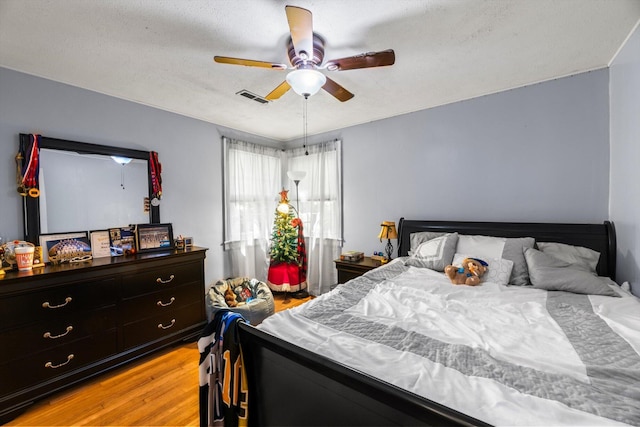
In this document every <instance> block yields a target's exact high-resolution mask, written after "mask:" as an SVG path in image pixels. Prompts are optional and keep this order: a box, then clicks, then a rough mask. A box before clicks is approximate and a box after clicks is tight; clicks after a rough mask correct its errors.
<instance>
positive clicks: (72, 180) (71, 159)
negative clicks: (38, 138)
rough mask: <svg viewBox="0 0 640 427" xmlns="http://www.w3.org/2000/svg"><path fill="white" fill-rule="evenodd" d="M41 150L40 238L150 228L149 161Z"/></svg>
mask: <svg viewBox="0 0 640 427" xmlns="http://www.w3.org/2000/svg"><path fill="white" fill-rule="evenodd" d="M127 159H129V160H130V161H129V162H128V163H127V162H125V161H122V160H121V161H120V162H118V161H117V160H115V159H113V158H112V157H111V156H108V155H97V154H78V153H76V152H72V151H63V150H51V149H45V148H43V149H41V150H40V164H41V167H40V179H39V184H40V233H60V232H67V231H79V230H82V231H84V230H98V229H106V228H110V227H120V226H126V225H128V224H141V223H147V222H149V213H148V212H145V211H144V198H145V197H148V195H149V187H148V169H147V161H146V160H142V159H130V158H127Z"/></svg>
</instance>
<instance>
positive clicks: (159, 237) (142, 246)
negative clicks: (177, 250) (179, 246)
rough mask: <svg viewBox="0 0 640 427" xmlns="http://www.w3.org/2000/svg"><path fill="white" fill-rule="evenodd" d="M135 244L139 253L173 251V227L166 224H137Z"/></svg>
mask: <svg viewBox="0 0 640 427" xmlns="http://www.w3.org/2000/svg"><path fill="white" fill-rule="evenodd" d="M136 231H137V233H136V236H137V238H136V242H137V245H138V251H139V252H151V251H164V250H170V249H174V241H173V226H172V225H171V224H169V223H166V224H138V225H137V226H136Z"/></svg>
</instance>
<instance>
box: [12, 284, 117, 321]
mask: <svg viewBox="0 0 640 427" xmlns="http://www.w3.org/2000/svg"><path fill="white" fill-rule="evenodd" d="M117 291H118V288H117V286H116V279H115V278H114V277H109V278H103V279H100V280H95V281H91V282H77V283H73V284H68V285H64V286H58V287H52V288H47V289H42V290H39V291H36V292H31V293H26V294H22V295H17V296H14V297H7V298H2V299H0V330H3V329H5V328H11V327H15V326H19V325H23V324H27V323H31V322H36V321H48V320H53V319H58V318H60V316H64V315H68V314H71V313H78V312H80V311H86V310H90V309H95V308H99V307H104V306H109V305H113V304H115V303H116V300H117V297H118V295H117Z"/></svg>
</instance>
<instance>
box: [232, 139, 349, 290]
mask: <svg viewBox="0 0 640 427" xmlns="http://www.w3.org/2000/svg"><path fill="white" fill-rule="evenodd" d="M223 146H224V166H223V171H224V176H223V182H224V214H223V215H224V247H225V251H226V252H227V256H228V263H227V265H228V266H229V268H230V270H231V271H229V272H225V274H230V275H247V276H252V277H256V278H258V279H260V280H266V277H267V270H268V262H269V260H268V253H269V244H270V237H271V232H272V229H273V221H274V215H275V208H276V206H277V202H278V193H279V192H280V190H281V189H282V188H283V187H284V188H286V189H288V190H289V200H290V202H291V204H292V205H294V206H296V205H298V206H299V211H300V218H301V219H302V221H303V224H304V235H305V239H306V240H307V242H308V243H307V256H308V263H309V271H308V276H307V282H308V285H309V292H311V293H313V294H320V293H324V292H326V291H328V290H329V288H330V286H331V285H332V284H333V283H334V282H335V278H334V276H335V274H336V273H335V268H334V266H333V260H334V259H335V258H336V257H338V256H339V255H340V253H339V251H340V246H341V244H342V191H341V190H342V182H341V175H342V170H341V169H342V168H341V142H340V141H338V140H336V141H330V142H325V143H322V144H317V145H311V146H308V147H307V148H306V150H305V149H299V148H296V149H291V150H285V151H282V150H278V149H274V148H270V147H263V146H260V145H256V144H251V143H247V142H242V141H236V140H232V139H228V138H223ZM307 151H308V154H306V152H307ZM288 170H300V171H305V172H306V176H305V178H304V179H303V180H302V181H301V182H300V183H299V187H298V190H299V195H298V196H296V188H295V184H294V183H293V182H292V181H291V180H289V178H288V177H287V171H288Z"/></svg>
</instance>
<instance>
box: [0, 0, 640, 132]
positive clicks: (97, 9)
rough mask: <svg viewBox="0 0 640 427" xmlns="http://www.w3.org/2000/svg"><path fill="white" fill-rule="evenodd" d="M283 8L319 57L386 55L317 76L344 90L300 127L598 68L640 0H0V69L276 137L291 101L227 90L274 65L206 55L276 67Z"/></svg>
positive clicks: (296, 101) (275, 78)
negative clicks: (301, 22)
mask: <svg viewBox="0 0 640 427" xmlns="http://www.w3.org/2000/svg"><path fill="white" fill-rule="evenodd" d="M287 4H292V5H295V6H300V7H304V8H307V9H309V10H311V12H312V13H313V24H314V31H315V32H316V33H318V34H319V35H320V36H322V37H323V38H324V39H325V41H326V44H325V60H328V59H335V58H342V57H345V56H352V55H356V54H359V53H363V52H370V51H380V50H385V49H390V48H391V49H394V50H395V53H396V63H395V65H393V66H390V67H379V68H370V69H360V70H349V71H336V72H329V71H324V72H325V73H326V74H327V75H328V76H330V77H331V78H332V79H333V80H335V81H336V82H338V83H339V84H341V85H343V86H344V87H345V88H346V89H348V90H349V91H351V92H352V93H354V94H355V97H354V98H353V99H351V100H350V101H347V102H344V103H341V102H339V101H337V100H336V99H335V98H333V97H332V96H330V95H329V94H328V93H326V92H324V91H320V92H319V93H318V94H317V95H314V96H313V97H311V98H309V101H308V132H309V134H315V133H320V132H326V131H330V130H334V129H340V128H344V127H348V126H352V125H356V124H360V123H366V122H370V121H373V120H378V119H382V118H386V117H391V116H396V115H400V114H404V113H408V112H412V111H417V110H422V109H425V108H430V107H434V106H438V105H443V104H447V103H451V102H455V101H459V100H464V99H469V98H473V97H477V96H481V95H486V94H489V93H495V92H498V91H502V90H506V89H511V88H515V87H520V86H524V85H528V84H532V83H537V82H540V81H545V80H549V79H553V78H558V77H563V76H567V75H571V74H575V73H580V72H584V71H588V70H593V69H598V68H602V67H606V66H607V65H608V64H609V62H610V61H611V60H612V59H613V57H614V56H615V54H616V52H617V50H618V49H619V48H620V46H621V45H622V44H623V42H624V41H625V39H626V38H627V36H628V35H629V34H630V32H631V31H632V30H633V28H634V26H635V25H637V23H638V20H639V19H640V0H527V1H525V0H486V1H483V0H336V1H332V0H324V1H322V0H316V1H309V0H297V1H295V0H288V1H281V0H251V1H248V0H106V1H87V0H0V66H3V67H6V68H10V69H14V70H18V71H22V72H25V73H29V74H33V75H37V76H41V77H45V78H48V79H52V80H56V81H59V82H63V83H68V84H71V85H74V86H78V87H81V88H85V89H90V90H93V91H96V92H100V93H105V94H108V95H112V96H115V97H118V98H123V99H126V100H130V101H133V102H139V103H142V104H146V105H150V106H154V107H157V108H161V109H164V110H168V111H172V112H176V113H179V114H182V115H186V116H190V117H194V118H198V119H201V120H204V121H207V122H212V123H216V124H218V125H223V126H226V127H230V128H234V129H238V130H241V131H244V132H249V133H252V134H256V135H260V136H264V137H267V138H271V139H275V140H283V141H286V140H290V139H294V138H298V137H300V136H301V135H302V132H303V125H302V110H303V98H302V97H301V96H299V95H296V94H295V93H294V92H293V91H289V92H288V93H286V94H285V95H284V96H282V97H281V98H280V99H279V100H277V101H274V102H270V103H268V104H259V103H257V102H255V101H251V100H248V99H246V98H244V97H241V96H239V95H236V92H238V91H240V90H241V89H246V90H248V91H250V92H253V93H255V94H258V95H261V96H265V95H267V94H268V93H269V92H270V91H271V90H272V89H273V88H275V87H276V86H277V85H278V84H280V83H281V82H282V81H283V80H284V79H285V76H286V71H276V70H269V69H264V68H252V67H243V66H237V65H226V64H218V63H215V62H213V56H214V55H223V56H232V57H239V58H246V59H256V60H262V61H273V62H282V63H288V60H287V54H286V42H287V38H288V36H289V28H288V24H287V19H286V15H285V9H284V8H285V5H287Z"/></svg>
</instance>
